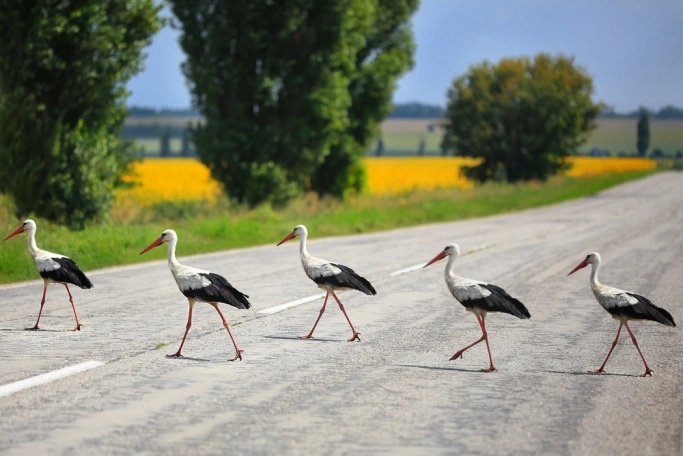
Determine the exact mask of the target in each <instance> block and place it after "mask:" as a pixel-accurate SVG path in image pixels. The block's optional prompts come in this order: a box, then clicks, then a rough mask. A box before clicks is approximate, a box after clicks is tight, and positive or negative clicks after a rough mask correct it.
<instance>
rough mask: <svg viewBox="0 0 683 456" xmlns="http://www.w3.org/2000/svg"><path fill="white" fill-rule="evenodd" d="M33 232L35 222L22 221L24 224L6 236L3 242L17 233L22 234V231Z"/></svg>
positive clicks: (29, 220)
mask: <svg viewBox="0 0 683 456" xmlns="http://www.w3.org/2000/svg"><path fill="white" fill-rule="evenodd" d="M35 230H36V222H35V221H33V220H31V219H27V220H24V223H22V224H21V225H20V226H19V228H17V229H16V230H14V231H12V232H11V233H10V234H8V235H7V237H6V238H5V241H6V240H7V239H9V238H11V237H14V236H16V235H17V234H19V233H23V232H24V231H35Z"/></svg>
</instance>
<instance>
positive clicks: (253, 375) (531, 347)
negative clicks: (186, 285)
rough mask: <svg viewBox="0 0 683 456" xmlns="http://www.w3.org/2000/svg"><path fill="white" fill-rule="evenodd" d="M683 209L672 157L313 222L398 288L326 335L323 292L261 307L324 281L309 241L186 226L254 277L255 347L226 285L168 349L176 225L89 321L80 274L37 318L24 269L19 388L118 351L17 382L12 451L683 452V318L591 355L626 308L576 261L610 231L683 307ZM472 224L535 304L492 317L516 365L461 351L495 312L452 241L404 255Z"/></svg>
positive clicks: (351, 302)
mask: <svg viewBox="0 0 683 456" xmlns="http://www.w3.org/2000/svg"><path fill="white" fill-rule="evenodd" d="M682 227H683V174H680V173H673V172H670V173H663V174H658V175H655V176H652V177H649V178H647V179H644V180H641V181H637V182H632V183H629V184H626V185H622V186H619V187H616V188H613V189H611V190H608V191H605V192H603V193H601V194H599V195H596V196H594V197H589V198H583V199H579V200H575V201H570V202H566V203H563V204H558V205H555V206H551V207H545V208H541V209H536V210H529V211H524V212H519V213H514V214H506V215H501V216H495V217H487V218H481V219H476V220H469V221H462V222H454V223H442V224H433V225H425V226H420V227H415V228H409V229H401V230H395V231H390V232H385V233H376V234H368V235H359V236H347V237H337V238H328V239H321V240H316V233H315V232H311V233H310V239H309V246H308V247H309V252H310V253H311V254H312V255H315V256H318V257H322V258H326V259H330V260H334V261H338V262H340V263H342V264H346V265H348V266H351V267H352V268H354V269H355V270H356V271H357V272H359V273H360V274H361V275H364V276H365V277H367V278H368V279H369V280H370V281H371V282H373V284H374V285H375V288H376V289H377V291H378V294H377V296H366V295H364V294H362V293H359V292H345V293H342V294H340V298H341V299H342V301H343V302H344V303H345V305H346V309H347V311H348V313H349V316H350V318H351V320H352V321H353V323H354V325H355V326H356V328H357V329H358V331H360V332H361V339H362V342H360V343H357V342H354V343H348V342H346V339H347V338H348V337H349V336H350V334H351V332H350V329H349V327H348V325H347V323H346V321H345V320H344V317H343V315H342V313H341V312H340V311H339V309H338V308H337V307H336V305H334V303H331V302H330V303H328V304H330V305H328V310H327V312H326V313H325V315H324V316H323V318H322V320H321V322H320V324H319V325H318V328H317V330H316V332H315V336H316V339H313V340H301V339H297V338H296V336H297V335H303V334H306V333H307V332H308V331H309V330H310V328H311V326H312V325H313V322H314V321H315V318H316V317H317V315H318V310H319V308H320V306H321V304H322V300H320V299H317V300H314V301H312V302H310V303H307V304H304V305H300V306H298V307H294V308H290V309H288V310H285V311H283V312H280V313H276V314H272V315H266V314H262V313H259V311H262V310H265V309H268V308H272V307H274V306H278V305H281V304H283V303H286V302H289V301H293V300H296V299H300V298H305V297H307V296H311V295H315V294H317V293H319V292H320V290H318V289H317V288H316V287H315V285H314V284H313V283H312V282H311V281H309V280H308V279H307V278H306V277H305V275H304V273H303V270H302V268H301V264H300V262H299V257H298V244H297V242H296V241H290V242H288V243H286V244H283V245H281V246H279V247H276V246H275V244H276V243H277V242H278V241H279V240H280V239H273V240H272V244H271V245H267V246H261V247H256V248H249V249H241V250H234V251H230V252H221V253H216V254H210V255H200V256H194V257H183V255H182V246H183V233H182V232H180V233H179V237H180V240H179V245H178V255H179V258H180V261H181V262H184V263H185V264H189V265H192V266H196V267H200V268H203V269H209V270H212V271H215V272H218V273H221V274H223V275H225V276H226V277H227V278H228V279H229V280H230V282H231V283H232V284H233V285H234V286H235V287H237V288H238V289H239V290H241V291H243V292H245V293H247V294H249V295H250V296H251V302H252V303H253V309H250V310H248V311H244V310H236V309H233V308H230V307H229V306H223V309H224V314H225V315H226V317H227V318H228V320H229V321H230V322H231V324H232V325H233V331H234V334H235V337H236V338H237V341H238V343H239V344H240V346H241V348H242V349H244V354H243V356H244V361H242V362H235V363H230V362H227V359H229V358H231V357H232V356H233V354H234V351H233V348H232V346H231V344H230V340H229V338H228V335H227V333H226V331H225V330H222V325H221V322H220V319H219V318H218V316H217V315H216V312H215V311H214V310H213V309H212V308H211V307H210V306H209V305H206V304H198V305H197V306H195V314H194V324H193V327H192V329H191V330H190V333H189V335H188V339H187V342H186V344H185V347H184V349H183V354H184V355H185V356H186V357H185V358H182V359H167V358H165V357H164V354H165V353H172V352H174V351H175V350H176V349H177V346H178V344H179V342H180V339H181V337H182V334H183V331H184V328H185V322H186V318H187V301H186V299H185V298H184V297H183V296H182V295H181V294H180V292H179V291H178V290H177V288H176V285H175V283H174V281H173V279H172V276H171V274H170V272H169V271H168V268H167V266H166V262H165V255H166V247H165V246H163V247H159V248H157V249H155V250H154V251H152V252H150V253H149V254H148V255H150V256H151V257H152V259H157V260H156V261H153V262H150V263H146V264H143V265H136V266H131V267H121V268H110V269H107V270H101V271H90V272H89V276H90V278H91V280H92V281H93V283H94V284H95V288H93V289H92V290H80V289H77V290H75V291H74V297H75V299H76V303H77V305H78V309H79V316H80V318H81V321H82V322H83V325H84V326H83V330H82V331H80V332H75V333H72V332H68V331H67V330H68V329H70V328H72V327H73V325H74V321H73V314H72V312H71V308H70V306H69V302H68V298H67V296H66V293H65V291H64V289H63V287H61V286H56V285H51V286H50V289H49V291H48V296H47V303H46V305H45V311H44V315H43V318H42V319H41V327H42V328H43V330H41V331H24V330H23V328H24V327H27V326H31V325H33V323H34V322H35V318H36V314H37V311H38V307H39V301H40V294H41V290H42V287H41V282H38V281H34V282H27V283H21V284H17V285H10V286H3V287H0V296H2V298H1V300H0V366H1V367H0V388H2V385H10V384H12V383H13V382H16V381H20V380H23V379H28V378H32V377H35V376H37V375H40V374H45V373H48V372H52V371H54V370H57V369H60V368H64V367H68V366H74V365H79V364H81V363H85V362H90V361H98V362H101V363H104V364H102V365H101V366H99V367H95V368H93V369H90V370H87V371H84V372H79V373H75V374H73V375H70V376H68V377H64V378H61V379H58V380H55V381H52V382H49V383H45V384H41V385H38V386H35V387H33V388H28V389H23V390H21V391H17V392H14V393H11V394H5V395H4V396H0V410H1V413H0V453H2V454H3V455H14V454H48V453H49V454H94V453H97V454H131V453H141V454H145V453H146V454H188V453H193V454H245V455H263V454H277V455H289V454H292V455H298V454H373V455H376V454H379V455H382V454H392V455H394V454H398V455H422V454H429V455H440V454H444V455H446V454H571V455H574V454H576V455H583V454H619V455H622V454H633V455H647V454H681V453H682V452H683V449H682V448H683V381H682V380H681V379H682V378H683V332H682V331H681V328H680V327H677V328H669V327H665V326H663V325H659V324H656V323H651V322H636V323H634V324H633V325H632V327H633V329H634V332H635V334H636V335H637V337H638V340H639V343H640V346H641V348H642V350H643V353H644V355H645V357H646V359H647V360H648V363H649V364H650V366H651V367H652V368H653V369H654V374H653V376H652V377H651V378H640V377H638V375H639V374H641V373H642V372H643V371H644V368H643V365H642V363H641V361H640V359H639V357H638V354H637V352H636V350H635V347H634V346H633V345H632V343H631V342H630V340H629V339H628V338H627V337H626V335H625V334H622V339H621V343H620V344H619V345H618V346H617V348H616V349H615V352H614V354H613V355H612V358H611V359H610V361H609V363H608V364H607V368H606V370H607V374H601V375H592V374H588V373H586V371H587V370H588V369H595V368H597V367H598V366H599V365H600V363H601V362H602V360H603V359H604V357H605V355H606V353H607V351H608V349H609V347H610V343H611V342H612V340H613V339H614V336H615V334H616V330H617V327H618V324H617V322H616V321H615V320H613V319H612V318H610V317H609V315H608V314H607V313H606V312H605V311H604V310H603V309H602V308H601V307H600V306H599V305H598V303H597V302H596V301H595V299H594V297H593V296H592V293H591V291H590V288H589V275H590V273H589V270H588V269H585V270H582V271H580V272H577V273H576V274H574V275H572V276H570V277H566V275H567V273H568V272H569V271H571V269H572V268H573V267H574V266H576V265H577V264H578V263H579V262H580V261H581V260H583V259H584V258H585V256H586V254H587V253H589V252H591V251H599V252H600V253H601V255H602V259H603V266H602V269H601V271H600V273H601V274H600V279H601V281H602V282H603V283H605V284H608V285H612V286H616V287H620V288H625V289H627V290H630V291H634V292H637V293H640V294H643V295H645V296H648V297H649V298H650V299H652V301H653V302H655V303H656V304H658V305H660V306H662V307H664V308H666V309H668V310H669V311H670V312H671V313H672V315H673V316H674V319H675V320H676V321H677V322H678V323H679V325H681V324H683V306H682V304H681V297H682V296H683V261H681V256H682V253H683V229H682ZM169 228H172V227H169ZM286 234H287V233H284V232H283V233H282V237H284V236H285V235H286ZM22 241H23V242H25V240H23V239H22ZM450 242H457V243H458V244H459V245H460V247H461V249H462V251H463V254H464V255H463V256H462V257H461V258H460V259H459V260H458V261H457V263H456V267H457V269H456V270H457V272H458V273H459V274H461V275H463V276H465V277H470V278H474V279H479V280H485V281H487V282H490V283H494V284H497V285H499V286H502V287H503V288H505V289H506V290H507V291H508V292H509V293H511V294H512V295H513V296H516V297H518V298H519V299H521V300H522V301H523V302H524V303H525V304H526V305H527V307H528V309H529V311H530V312H531V316H532V318H531V319H530V320H518V319H516V318H514V317H511V316H509V315H499V314H492V315H490V317H489V318H488V320H487V322H488V325H487V327H488V330H489V338H490V341H491V350H492V353H493V358H494V362H495V363H496V366H497V367H498V369H499V372H497V373H481V372H479V369H480V368H482V367H486V366H487V364H488V361H487V355H486V348H485V346H484V345H483V344H480V345H477V346H476V347H474V348H473V349H471V350H469V351H468V352H466V353H465V354H464V358H463V359H459V360H457V361H449V360H448V359H449V358H450V357H451V356H452V355H453V353H455V352H456V351H457V350H458V349H459V348H461V347H463V346H464V345H466V344H468V343H470V342H473V341H474V340H476V339H477V338H479V336H480V331H479V327H478V325H477V323H476V320H475V318H474V316H473V315H472V314H470V313H468V312H466V311H465V310H464V309H463V308H462V306H460V305H459V304H458V303H457V302H456V301H455V300H454V299H453V298H452V296H451V295H450V293H449V292H448V290H447V289H446V286H445V283H444V280H443V267H444V265H445V261H442V262H439V263H437V264H435V265H432V266H430V267H429V268H425V269H415V270H413V271H411V272H407V273H404V274H398V275H393V276H392V275H391V274H392V273H394V272H397V271H400V270H403V269H406V268H408V269H410V268H411V267H414V266H416V265H419V264H423V263H425V262H427V261H428V260H430V259H431V258H432V257H433V256H434V255H436V254H437V253H438V252H439V251H440V250H441V249H443V247H444V246H445V245H446V244H448V243H450ZM44 247H45V248H47V249H49V247H50V246H48V245H45V246H44ZM144 247H145V246H144V245H141V246H140V250H142V249H143V248H144ZM65 253H68V252H65ZM17 261H30V259H29V257H28V253H27V254H26V256H25V257H21V258H17Z"/></svg>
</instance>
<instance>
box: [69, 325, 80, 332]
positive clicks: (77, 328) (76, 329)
mask: <svg viewBox="0 0 683 456" xmlns="http://www.w3.org/2000/svg"><path fill="white" fill-rule="evenodd" d="M81 326H83V325H82V324H80V323H79V324H77V325H76V327H75V328H74V329H70V330H69V331H72V332H73V331H80V330H81Z"/></svg>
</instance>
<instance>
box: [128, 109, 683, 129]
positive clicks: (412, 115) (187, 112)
mask: <svg viewBox="0 0 683 456" xmlns="http://www.w3.org/2000/svg"><path fill="white" fill-rule="evenodd" d="M647 111H648V113H649V115H650V119H683V108H677V107H676V106H673V105H667V106H664V107H663V108H661V109H660V110H659V111H651V110H649V109H648V110H647ZM445 112H446V110H445V109H444V107H443V106H439V105H432V104H426V103H417V102H415V103H397V104H396V105H395V109H394V111H393V112H392V113H391V114H390V115H389V118H390V119H438V118H441V117H443V116H444V113H445ZM128 116H129V117H153V116H159V117H191V116H197V117H198V116H200V113H199V112H198V111H196V110H194V109H155V108H148V107H141V106H131V107H130V108H128ZM639 116H640V110H636V111H631V112H627V113H620V112H615V111H614V110H613V109H608V110H605V111H603V112H602V113H600V114H599V116H598V117H600V118H604V119H605V118H607V119H609V118H612V119H614V118H621V119H630V118H633V119H637V118H638V117H639ZM130 128H131V127H126V129H127V130H128V129H130ZM142 130H146V128H144V127H142ZM180 130H182V129H180ZM173 133H177V132H176V131H174V132H173Z"/></svg>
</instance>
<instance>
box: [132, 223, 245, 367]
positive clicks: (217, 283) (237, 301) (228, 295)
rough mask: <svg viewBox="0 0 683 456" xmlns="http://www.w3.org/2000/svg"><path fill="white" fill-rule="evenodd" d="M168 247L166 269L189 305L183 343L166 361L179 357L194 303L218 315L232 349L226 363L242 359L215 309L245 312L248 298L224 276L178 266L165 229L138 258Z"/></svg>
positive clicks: (172, 239) (170, 233)
mask: <svg viewBox="0 0 683 456" xmlns="http://www.w3.org/2000/svg"><path fill="white" fill-rule="evenodd" d="M164 242H165V243H167V244H168V267H169V269H170V270H171V274H173V278H174V279H175V281H176V283H177V284H178V288H179V289H180V292H181V293H182V294H184V295H185V297H186V298H187V300H188V301H189V303H190V312H189V314H188V316H187V325H186V326H185V335H183V340H182V342H181V343H180V347H178V351H177V352H175V353H173V354H169V355H166V356H167V357H169V358H179V357H182V356H183V355H181V354H180V352H181V350H182V349H183V345H184V344H185V338H187V333H188V332H189V331H190V327H191V326H192V308H193V307H194V305H195V304H196V303H197V302H206V303H208V304H211V305H212V306H213V308H214V309H216V312H218V315H220V317H221V320H223V326H225V329H227V330H228V335H230V339H231V340H232V344H233V345H234V346H235V357H234V358H232V359H231V360H229V361H235V360H237V359H239V360H240V361H241V360H242V353H243V351H244V350H240V348H239V347H238V346H237V342H236V341H235V337H234V336H233V335H232V331H231V330H230V325H228V321H227V320H226V319H225V317H224V316H223V314H222V313H221V310H220V309H219V308H218V303H219V302H222V303H225V304H230V305H231V306H233V307H236V308H238V309H249V308H250V307H251V304H250V303H249V301H248V300H247V298H248V297H249V296H247V295H245V294H244V293H241V292H239V291H237V290H236V289H235V288H234V287H233V286H232V285H230V283H229V282H228V281H227V280H226V279H225V277H223V276H221V275H218V274H216V273H213V272H209V271H204V270H203V269H197V268H193V267H190V266H185V265H183V264H180V263H179V262H178V260H176V257H175V248H176V245H177V244H178V235H177V234H176V232H175V231H173V230H166V231H164V232H163V233H161V236H159V238H157V239H156V240H155V241H153V242H152V243H151V244H150V245H148V246H147V248H145V250H143V251H142V252H140V255H142V254H143V253H145V252H147V251H148V250H151V249H153V248H154V247H157V246H160V245H161V244H163V243H164Z"/></svg>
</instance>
